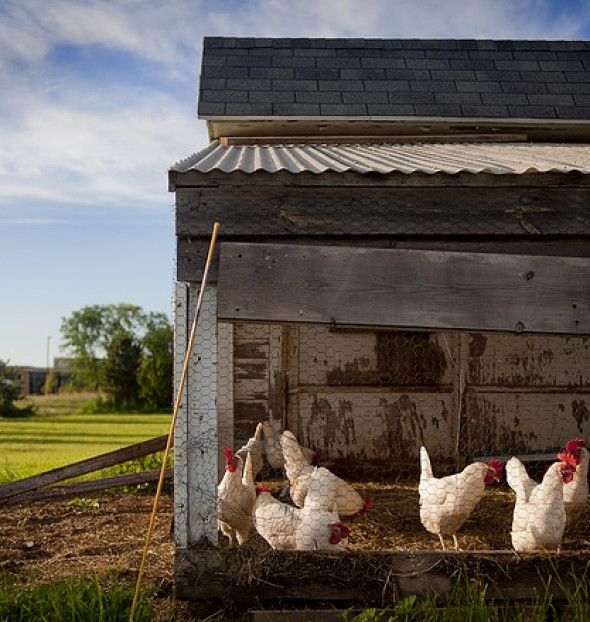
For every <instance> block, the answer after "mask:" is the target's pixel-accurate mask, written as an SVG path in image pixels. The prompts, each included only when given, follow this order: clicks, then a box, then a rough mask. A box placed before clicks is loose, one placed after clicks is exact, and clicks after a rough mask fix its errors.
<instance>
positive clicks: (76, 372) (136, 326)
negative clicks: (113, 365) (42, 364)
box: [61, 304, 170, 391]
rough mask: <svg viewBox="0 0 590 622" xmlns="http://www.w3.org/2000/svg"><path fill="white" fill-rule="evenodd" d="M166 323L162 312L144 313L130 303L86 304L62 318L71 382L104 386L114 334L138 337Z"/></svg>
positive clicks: (100, 387) (89, 387)
mask: <svg viewBox="0 0 590 622" xmlns="http://www.w3.org/2000/svg"><path fill="white" fill-rule="evenodd" d="M169 324H170V323H169V321H168V318H167V317H166V315H165V314H164V313H145V312H144V311H143V310H142V309H141V307H138V306H136V305H131V304H118V305H92V306H87V307H83V308H82V309H79V310H78V311H74V312H73V313H72V314H71V315H70V316H69V317H67V318H62V324H61V333H62V337H63V343H64V349H65V350H66V351H67V352H68V354H69V356H70V357H71V358H72V368H73V369H72V371H73V376H72V383H73V384H75V385H77V386H80V387H82V388H84V389H88V390H91V391H96V390H100V389H102V388H104V387H105V383H106V357H107V348H109V347H110V344H111V342H112V341H113V339H114V338H115V335H117V334H119V333H121V332H126V333H128V334H131V335H134V336H135V337H136V338H137V339H138V340H139V341H141V340H142V339H143V338H144V336H145V335H146V334H148V333H150V332H151V331H153V330H156V329H158V328H159V327H161V326H169Z"/></svg>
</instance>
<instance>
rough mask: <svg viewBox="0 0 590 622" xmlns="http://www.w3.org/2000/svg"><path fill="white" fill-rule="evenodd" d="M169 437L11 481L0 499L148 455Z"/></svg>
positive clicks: (3, 486)
mask: <svg viewBox="0 0 590 622" xmlns="http://www.w3.org/2000/svg"><path fill="white" fill-rule="evenodd" d="M167 438H168V437H167V435H164V436H158V437H156V438H152V439H149V440H147V441H142V442H141V443H135V444H134V445H129V446H127V447H122V448H121V449H115V450H114V451H109V452H108V453H105V454H101V455H100V456H94V457H93V458H87V459H86V460H80V461H78V462H74V463H72V464H68V465H66V466H63V467H58V468H56V469H52V470H51V471H45V472H44V473H39V474H38V475H31V477H26V478H24V479H20V480H18V481H16V482H9V483H8V484H4V485H2V486H0V500H1V499H9V498H10V497H13V496H15V495H20V494H23V493H25V492H29V491H31V490H36V489H38V488H41V487H43V486H48V485H50V484H55V483H56V482H61V481H63V480H65V479H70V478H72V477H78V476H80V475H85V474H86V473H92V472H93V471H98V470H99V469H103V468H105V467H109V466H112V465H114V464H120V463H122V462H127V461H128V460H133V459H135V458H140V457H142V456H147V455H149V454H152V453H154V452H156V451H161V450H163V449H164V448H165V447H166V440H167Z"/></svg>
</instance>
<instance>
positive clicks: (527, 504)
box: [506, 457, 572, 553]
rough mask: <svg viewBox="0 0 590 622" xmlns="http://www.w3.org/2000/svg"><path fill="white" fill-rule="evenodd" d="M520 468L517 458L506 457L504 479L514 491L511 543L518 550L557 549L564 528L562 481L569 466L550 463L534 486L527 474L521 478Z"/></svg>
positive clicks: (568, 470)
mask: <svg viewBox="0 0 590 622" xmlns="http://www.w3.org/2000/svg"><path fill="white" fill-rule="evenodd" d="M523 471H524V474H525V475H526V470H525V469H524V466H523V464H522V463H521V462H520V460H519V459H518V458H516V457H513V458H510V460H508V462H507V464H506V479H507V481H508V484H509V485H510V487H511V488H512V489H513V490H514V492H515V493H516V503H515V505H514V514H513V517H512V531H511V534H510V535H511V538H512V546H513V547H514V550H515V551H517V552H520V553H525V552H527V553H528V552H533V551H549V550H551V551H552V550H558V549H559V547H560V546H561V539H562V537H563V531H564V529H565V507H564V504H563V489H564V486H563V484H564V480H567V479H568V478H570V479H571V471H572V467H570V466H569V465H567V464H564V463H562V462H555V463H553V464H552V465H551V466H550V467H549V468H548V469H547V472H546V473H545V475H544V476H543V480H542V481H541V483H540V484H537V485H536V486H534V485H533V483H534V482H533V480H530V478H528V479H527V477H528V476H526V477H522V476H523ZM521 478H522V480H521ZM521 481H524V482H525V484H524V485H523V484H522V483H521Z"/></svg>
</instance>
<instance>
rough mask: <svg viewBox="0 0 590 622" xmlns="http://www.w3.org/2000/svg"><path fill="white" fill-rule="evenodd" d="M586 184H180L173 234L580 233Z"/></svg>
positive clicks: (586, 229) (587, 224) (588, 195)
mask: <svg viewBox="0 0 590 622" xmlns="http://www.w3.org/2000/svg"><path fill="white" fill-rule="evenodd" d="M589 204H590V188H587V187H575V188H571V187H548V188H542V187H499V186H496V185H491V186H482V187H469V188H463V187H461V188H457V187H434V188H431V187H420V188H411V187H390V188H383V187H370V186H369V187H360V188H359V187H357V188H354V189H352V188H348V187H343V186H336V187H318V188H309V187H291V186H282V187H271V186H264V185H260V186H258V185H256V186H254V185H252V186H236V187H233V188H195V189H193V188H191V189H179V190H177V193H176V234H177V236H196V237H199V236H202V237H207V236H208V235H209V232H210V230H211V227H212V224H213V222H215V221H219V222H220V223H222V235H223V236H224V237H225V236H239V235H241V236H251V235H269V236H282V237H289V236H292V235H308V236H318V235H328V236H336V235H350V236H360V235H365V236H368V235H380V236H383V235H400V234H404V235H427V234H436V235H438V236H449V235H467V234H471V235H484V234H485V235H527V234H528V235H574V234H575V235H582V234H590V212H589V211H588V209H587V206H588V205H589Z"/></svg>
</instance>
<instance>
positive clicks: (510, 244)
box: [176, 235, 590, 283]
mask: <svg viewBox="0 0 590 622" xmlns="http://www.w3.org/2000/svg"><path fill="white" fill-rule="evenodd" d="M224 239H225V241H227V242H255V243H259V244H273V243H276V242H277V239H276V238H274V237H270V236H258V235H253V236H252V237H250V238H247V237H246V236H239V237H230V236H225V238H224ZM280 242H281V244H305V245H316V244H317V245H320V246H360V247H372V248H399V249H416V250H433V251H456V252H466V253H510V254H513V255H551V256H555V255H566V254H567V255H568V256H570V257H590V235H588V236H575V237H573V236H569V237H566V236H561V237H556V236H551V237H550V238H547V237H545V236H527V237H523V236H518V237H516V236H510V237H508V236H506V237H504V238H498V237H495V236H494V237H490V238H486V237H484V236H481V237H477V236H448V237H447V238H446V239H445V238H444V237H441V236H435V235H432V236H425V237H423V238H417V237H411V236H389V237H380V238H374V237H363V236H354V237H353V236H348V237H346V238H342V237H340V238H330V237H328V236H316V237H310V236H294V237H292V238H281V239H280ZM208 248H209V240H208V239H204V238H203V239H199V238H185V237H181V238H177V240H176V274H177V279H178V280H179V281H186V282H196V283H198V282H200V280H201V277H202V275H203V265H204V263H205V259H206V257H207V251H208ZM218 271H219V256H218V255H217V254H216V255H215V257H214V258H213V263H212V265H211V269H210V271H209V281H210V282H211V283H217V279H218Z"/></svg>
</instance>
